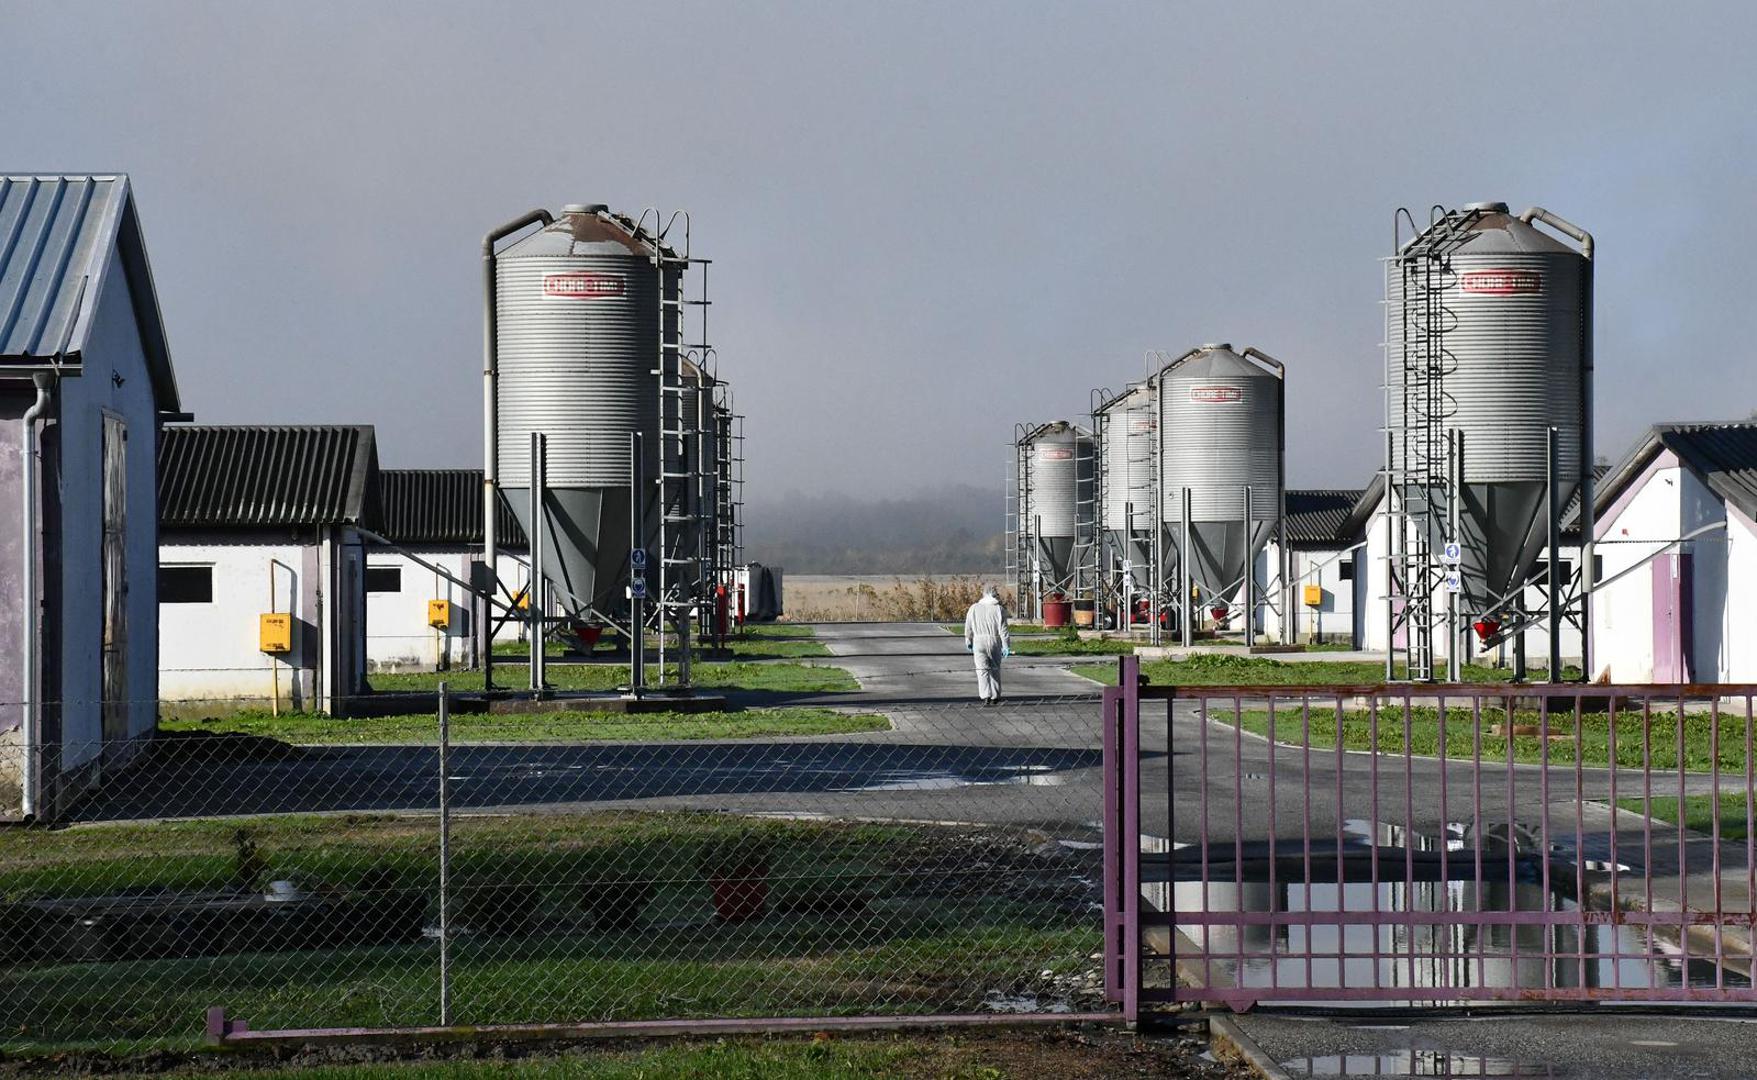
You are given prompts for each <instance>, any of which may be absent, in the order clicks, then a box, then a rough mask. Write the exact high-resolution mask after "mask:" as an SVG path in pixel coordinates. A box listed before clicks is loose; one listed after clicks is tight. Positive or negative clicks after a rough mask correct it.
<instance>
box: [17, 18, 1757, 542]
mask: <svg viewBox="0 0 1757 1080" xmlns="http://www.w3.org/2000/svg"><path fill="white" fill-rule="evenodd" d="M1533 8H1534V6H1533V5H1524V4H1519V5H1514V4H1508V5H1495V4H1476V5H1471V6H1470V7H1469V8H1468V9H1464V8H1460V7H1458V6H1457V5H1447V6H1444V7H1439V6H1432V7H1427V6H1424V5H1410V4H1386V5H1382V6H1374V5H1360V4H1304V3H1301V4H1291V3H1290V4H1285V5H1257V4H1239V3H1231V4H1203V5H1193V4H1192V5H1171V4H1152V5H1149V4H1139V5H1114V6H1096V5H1060V4H1057V5H1049V4H1029V5H1027V4H1016V3H1009V4H998V3H997V4H981V5H978V4H958V5H947V4H923V5H900V4H832V3H814V4H799V5H794V6H777V5H748V6H739V5H727V4H712V3H710V4H702V5H687V6H676V5H660V4H631V5H627V6H615V5H608V4H592V3H584V2H578V0H576V2H573V3H563V4H554V5H546V4H529V5H518V6H514V5H453V4H439V3H424V4H407V5H385V4H345V5H323V4H314V3H299V4H275V5H268V4H234V3H217V4H207V5H201V4H172V3H152V4H144V3H143V4H126V5H125V4H115V5H85V4H77V3H66V2H56V3H30V4H22V3H11V2H6V0H0V156H3V159H4V160H0V168H3V169H5V170H7V171H20V170H23V171H28V170H45V171H60V170H125V171H127V172H129V173H131V174H132V175H133V177H134V180H135V183H136V188H137V196H138V198H139V200H140V205H141V215H142V220H143V224H144V227H145V229H146V236H147V243H148V247H149V250H150V252H151V257H152V261H153V269H154V272H155V274H156V276H157V279H158V284H159V289H160V296H161V302H162V304H163V307H164V311H165V318H166V322H167V326H168V330H169V333H170V337H171V344H172V349H173V352H174V355H175V358H176V362H177V366H178V371H179V375H180V377H181V381H182V386H183V391H184V398H185V401H186V402H187V403H188V405H189V407H190V408H193V409H194V410H195V411H196V412H197V413H198V415H199V417H200V419H202V420H204V421H208V422H222V423H223V422H270V421H279V422H320V421H337V422H340V421H347V422H371V423H375V424H377V425H378V430H379V438H380V457H381V459H382V460H383V461H384V463H385V464H387V465H396V466H427V465H431V466H438V465H472V464H478V463H479V462H480V443H481V436H480V394H479V387H480V365H479V356H480V348H481V345H480V340H481V328H480V315H479V283H478V274H479V260H478V258H477V247H478V244H479V242H480V238H481V234H482V233H483V232H484V231H485V230H486V229H487V228H488V227H489V226H491V225H493V224H496V223H498V222H499V221H501V220H503V219H505V218H507V217H510V216H512V215H514V214H516V213H519V212H521V211H523V210H525V209H528V208H529V207H531V206H534V205H543V206H548V207H551V208H554V207H558V206H559V205H560V204H561V203H564V202H571V201H605V202H609V203H611V204H613V205H616V206H618V207H624V208H631V209H633V210H636V211H638V210H639V209H640V208H641V207H643V206H646V205H651V204H658V205H662V206H668V207H670V206H684V207H688V208H689V209H690V210H691V211H692V212H693V213H694V216H695V222H696V245H697V250H698V251H700V252H702V253H704V254H708V255H710V256H711V257H713V258H714V259H715V266H714V273H713V287H714V300H715V301H716V306H715V308H714V315H713V319H714V322H713V326H712V331H713V333H712V337H713V338H714V340H715V341H716V343H717V344H718V345H719V347H720V352H721V362H722V366H723V370H724V372H725V373H726V374H727V375H728V376H729V377H730V378H731V379H732V380H733V382H734V383H735V384H736V386H737V388H738V393H739V403H740V405H741V407H742V408H743V410H744V411H746V412H747V413H748V414H749V417H750V420H749V434H750V459H751V464H750V470H749V474H750V477H751V480H752V483H753V484H755V485H760V487H761V488H762V489H765V490H766V491H767V492H768V493H770V494H771V495H772V494H774V493H777V492H781V491H785V490H788V489H798V490H801V491H821V490H825V489H830V488H833V487H836V486H838V485H858V486H861V487H865V488H869V489H871V490H872V491H873V492H874V493H877V494H889V493H895V492H900V491H908V490H912V489H915V488H917V487H921V486H926V485H932V484H938V483H941V482H947V481H970V482H976V483H989V482H991V481H992V482H993V483H994V484H995V485H997V486H998V483H999V477H1000V475H1001V471H1002V468H1003V462H1004V461H1005V460H1006V452H1005V449H1004V444H1005V441H1006V440H1007V438H1008V437H1009V435H1010V432H1011V429H1012V425H1013V423H1014V421H1016V420H1021V419H1028V418H1030V419H1052V418H1056V417H1060V416H1066V415H1070V414H1075V413H1080V412H1084V411H1085V409H1086V407H1087V391H1088V389H1089V388H1090V387H1091V386H1093V385H1096V384H1109V385H1112V386H1115V385H1119V384H1120V383H1122V382H1124V381H1126V380H1127V379H1130V378H1134V377H1138V375H1139V373H1140V372H1141V369H1142V361H1141V356H1142V352H1143V350H1144V349H1147V348H1150V347H1158V348H1164V349H1171V350H1181V349H1183V348H1185V347H1187V346H1189V345H1192V344H1197V343H1200V342H1203V341H1217V340H1218V341H1231V342H1233V343H1235V344H1237V345H1240V346H1243V345H1246V344H1252V345H1256V346H1258V347H1259V348H1262V349H1263V350H1265V351H1267V352H1269V353H1271V354H1273V355H1275V356H1277V357H1279V358H1280V359H1282V360H1284V361H1285V362H1286V363H1287V365H1288V392H1289V401H1288V427H1289V431H1288V442H1289V462H1290V479H1291V480H1292V481H1293V482H1294V483H1296V484H1300V485H1311V486H1329V485H1335V486H1346V485H1358V484H1360V483H1363V482H1364V481H1365V480H1366V477H1367V474H1368V472H1369V471H1370V469H1371V468H1372V467H1373V464H1374V461H1375V458H1376V456H1377V454H1378V452H1379V450H1378V448H1379V445H1380V444H1379V441H1378V436H1377V435H1376V433H1375V428H1376V427H1377V425H1378V424H1379V422H1380V402H1379V398H1378V395H1377V390H1376V387H1377V383H1378V379H1379V371H1380V359H1379V351H1378V342H1379V339H1380V310H1379V299H1380V292H1381V285H1380V277H1379V266H1378V263H1377V259H1378V258H1379V257H1380V256H1382V255H1383V254H1384V253H1385V251H1386V249H1387V248H1388V246H1389V244H1390V229H1391V214H1392V211H1393V209H1394V208H1395V207H1397V206H1399V205H1411V206H1421V207H1426V206H1427V205H1429V204H1431V203H1433V202H1445V203H1448V204H1452V203H1457V202H1462V201H1468V200H1472V199H1484V198H1494V199H1504V200H1506V201H1508V202H1510V203H1512V204H1514V206H1515V208H1516V209H1517V208H1519V207H1523V206H1525V205H1529V204H1533V203H1536V204H1541V205H1544V206H1547V207H1549V208H1550V209H1552V210H1555V211H1556V212H1558V213H1560V214H1562V215H1564V216H1565V217H1568V218H1570V219H1572V220H1574V221H1576V222H1578V223H1580V224H1581V225H1583V226H1585V227H1586V228H1588V229H1590V230H1591V231H1592V232H1593V233H1594V234H1595V235H1596V237H1597V239H1598V244H1599V253H1600V259H1601V261H1600V263H1599V274H1598V281H1597V290H1598V292H1597V296H1598V307H1597V310H1598V334H1597V342H1598V365H1599V373H1598V417H1599V423H1600V438H1599V452H1600V453H1602V454H1607V455H1609V456H1611V457H1613V458H1615V457H1617V456H1619V455H1620V454H1621V453H1622V452H1623V450H1624V449H1625V447H1626V446H1627V445H1628V443H1629V441H1630V439H1631V438H1633V436H1634V434H1635V433H1636V431H1637V430H1638V428H1639V427H1640V426H1641V425H1644V424H1646V423H1649V422H1652V421H1655V420H1663V419H1695V418H1717V419H1718V418H1730V417H1742V416H1745V415H1748V414H1749V413H1751V411H1752V410H1753V409H1754V408H1757V367H1754V366H1753V364H1752V361H1751V358H1750V356H1749V343H1750V341H1751V340H1752V338H1753V332H1752V331H1753V322H1754V321H1757V311H1754V309H1757V304H1753V302H1752V300H1751V297H1750V287H1749V284H1748V283H1749V282H1750V281H1751V280H1752V278H1753V275H1754V273H1757V255H1754V254H1753V253H1754V252H1757V215H1753V214H1752V212H1751V209H1752V203H1753V195H1752V190H1753V187H1752V177H1753V176H1754V175H1757V74H1754V68H1753V65H1752V64H1751V63H1750V62H1749V57H1748V55H1747V53H1748V49H1749V47H1750V44H1751V42H1752V40H1753V39H1754V34H1753V31H1754V30H1757V17H1754V8H1753V6H1752V5H1749V4H1725V5H1720V4H1714V5H1711V4H1654V5H1650V6H1621V5H1608V4H1592V5H1561V4H1556V5H1544V6H1536V7H1535V10H1533ZM1424 10H1425V11H1427V12H1430V14H1422V13H1421V12H1422V11H1424ZM1442 16H1443V18H1442ZM997 513H998V511H997Z"/></svg>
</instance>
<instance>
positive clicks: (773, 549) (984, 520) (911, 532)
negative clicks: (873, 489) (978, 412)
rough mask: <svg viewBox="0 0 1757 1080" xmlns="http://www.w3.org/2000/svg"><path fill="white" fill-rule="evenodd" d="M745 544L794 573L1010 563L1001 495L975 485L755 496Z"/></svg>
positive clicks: (977, 568) (920, 570) (978, 569)
mask: <svg viewBox="0 0 1757 1080" xmlns="http://www.w3.org/2000/svg"><path fill="white" fill-rule="evenodd" d="M744 546H745V553H746V554H747V555H748V556H749V558H751V559H752V560H754V561H756V562H760V563H765V564H767V565H770V566H781V567H785V568H786V569H787V571H788V572H789V573H795V574H903V575H916V574H984V573H989V574H992V573H993V572H995V571H997V570H999V569H1000V568H1001V567H1002V566H1003V565H1005V562H1006V558H1005V554H1004V547H1005V523H1004V521H1003V518H1002V507H1001V496H1000V493H999V492H998V491H996V490H994V489H992V488H981V487H975V486H973V485H970V484H952V485H946V486H944V487H940V488H934V489H930V490H926V491H921V492H918V493H915V494H912V495H906V496H900V497H894V498H883V499H858V498H855V497H854V496H851V495H849V494H846V493H843V492H835V493H830V494H821V495H801V494H798V493H789V494H787V495H785V496H783V497H780V498H774V499H767V500H755V501H753V502H752V503H751V504H749V505H748V506H746V507H745V544H744Z"/></svg>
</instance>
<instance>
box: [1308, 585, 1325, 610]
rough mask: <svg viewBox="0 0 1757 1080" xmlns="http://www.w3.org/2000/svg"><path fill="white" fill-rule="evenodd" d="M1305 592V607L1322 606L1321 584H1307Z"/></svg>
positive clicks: (1322, 588)
mask: <svg viewBox="0 0 1757 1080" xmlns="http://www.w3.org/2000/svg"><path fill="white" fill-rule="evenodd" d="M1305 594H1306V606H1307V607H1323V606H1324V586H1322V585H1307V586H1306V588H1305Z"/></svg>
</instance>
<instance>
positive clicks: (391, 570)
mask: <svg viewBox="0 0 1757 1080" xmlns="http://www.w3.org/2000/svg"><path fill="white" fill-rule="evenodd" d="M366 591H367V592H369V593H374V592H402V591H403V568H402V567H400V566H368V567H367V568H366Z"/></svg>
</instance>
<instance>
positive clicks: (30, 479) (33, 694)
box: [19, 371, 55, 819]
mask: <svg viewBox="0 0 1757 1080" xmlns="http://www.w3.org/2000/svg"><path fill="white" fill-rule="evenodd" d="M31 383H32V385H34V386H35V387H36V391H37V398H36V401H34V402H32V403H31V407H30V408H28V409H26V410H25V412H24V423H23V424H22V425H21V427H22V429H23V433H24V441H23V445H22V446H21V448H20V450H21V455H22V460H21V461H20V466H21V471H20V474H19V479H20V483H19V490H20V491H21V492H22V493H23V503H24V505H23V507H22V509H23V512H22V513H21V514H20V515H19V521H20V522H21V523H22V526H23V529H22V531H23V534H24V544H23V547H22V551H23V554H24V580H23V582H22V585H23V588H22V590H21V591H22V593H23V595H22V596H21V598H20V599H21V600H22V607H23V611H22V615H23V619H22V620H21V621H20V623H19V630H20V636H21V637H22V638H23V648H21V649H20V650H19V651H20V654H21V658H22V660H23V672H24V678H23V680H22V681H23V685H22V686H21V688H20V689H21V690H22V691H23V692H22V693H21V694H19V698H20V699H21V700H20V702H19V704H20V706H21V708H22V714H21V715H20V716H19V721H20V724H21V726H22V727H23V728H24V777H23V778H22V779H23V783H21V784H20V785H19V789H20V796H19V811H20V813H21V814H22V816H24V817H25V818H27V819H31V818H35V817H36V816H37V810H38V802H39V801H40V799H39V796H40V794H41V792H40V785H41V783H42V778H41V775H40V772H41V770H40V762H39V761H38V758H39V756H40V755H41V753H42V725H41V724H40V723H39V722H38V710H39V708H40V705H41V703H40V702H39V701H37V686H36V682H37V665H38V660H37V631H38V624H39V622H40V620H39V619H38V618H37V604H38V599H37V499H36V494H37V493H36V487H37V428H36V424H37V421H38V420H39V419H41V418H42V416H43V415H44V414H45V413H47V412H48V411H49V388H50V387H52V386H54V385H55V376H54V375H52V374H50V373H49V372H46V371H39V372H37V373H36V374H35V375H33V376H31Z"/></svg>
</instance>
